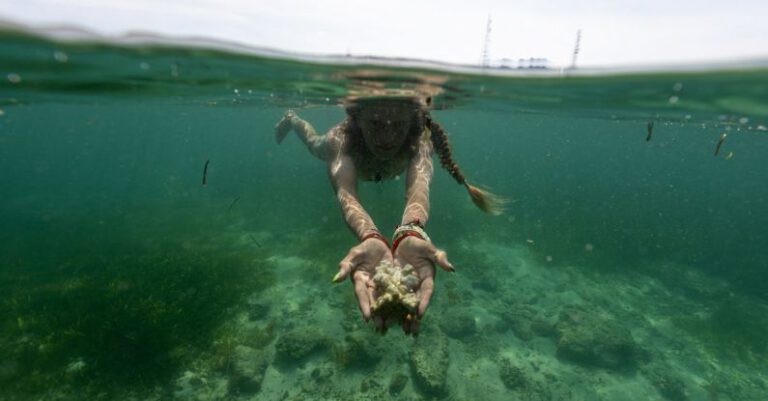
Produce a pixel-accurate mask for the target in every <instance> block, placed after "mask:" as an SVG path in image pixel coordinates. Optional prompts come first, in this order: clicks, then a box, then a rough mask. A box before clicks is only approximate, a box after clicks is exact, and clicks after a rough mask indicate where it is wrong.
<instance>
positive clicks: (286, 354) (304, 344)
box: [275, 327, 328, 364]
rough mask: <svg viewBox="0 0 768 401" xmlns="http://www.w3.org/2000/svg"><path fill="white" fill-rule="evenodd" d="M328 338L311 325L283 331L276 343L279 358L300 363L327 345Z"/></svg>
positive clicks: (283, 360)
mask: <svg viewBox="0 0 768 401" xmlns="http://www.w3.org/2000/svg"><path fill="white" fill-rule="evenodd" d="M327 343H328V340H327V339H326V338H325V336H323V334H322V333H321V332H319V331H318V330H316V329H312V328H310V327H304V328H299V329H293V330H290V331H287V332H285V333H283V334H282V335H281V336H280V338H279V339H278V340H277V343H276V344H275V351H276V352H277V358H278V360H279V361H280V362H282V363H288V364H290V363H299V362H302V361H303V360H304V359H306V358H307V357H308V356H310V355H311V354H313V353H315V352H317V351H319V350H320V349H322V348H323V347H325V346H326V345H327Z"/></svg>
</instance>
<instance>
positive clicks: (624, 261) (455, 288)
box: [0, 31, 768, 400]
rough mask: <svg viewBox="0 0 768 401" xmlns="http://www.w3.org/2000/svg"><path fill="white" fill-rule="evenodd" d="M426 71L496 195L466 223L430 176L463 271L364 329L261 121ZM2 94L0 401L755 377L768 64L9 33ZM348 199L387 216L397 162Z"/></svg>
mask: <svg viewBox="0 0 768 401" xmlns="http://www.w3.org/2000/svg"><path fill="white" fill-rule="evenodd" d="M435 76H439V77H440V78H441V81H444V82H443V83H442V84H440V86H441V87H442V90H443V93H442V94H440V95H438V96H436V97H435V99H434V109H435V110H434V111H433V112H432V114H433V116H434V117H435V119H436V120H438V121H440V122H441V124H442V125H443V126H444V127H445V128H446V130H447V131H448V132H449V134H450V139H451V143H452V145H453V150H454V155H455V159H456V160H457V161H458V162H459V164H460V165H461V168H462V170H463V171H464V172H465V174H466V175H467V176H468V177H470V179H471V180H472V181H473V182H476V183H479V184H481V185H484V186H487V187H490V188H492V189H493V190H494V192H496V193H499V194H500V195H503V196H505V197H508V198H510V199H512V200H513V202H512V203H511V204H510V205H509V208H508V210H507V212H506V213H505V214H503V215H501V216H498V217H491V216H487V215H484V214H482V213H481V212H479V211H477V210H476V209H474V208H473V207H472V205H471V202H469V201H468V199H467V196H466V193H465V192H464V191H463V190H462V188H461V187H460V186H458V185H456V183H455V182H454V181H452V179H451V178H450V177H449V176H448V174H446V173H445V172H444V171H442V170H437V171H436V175H435V179H434V180H433V184H432V195H431V199H432V212H431V218H430V221H429V225H428V226H427V231H428V232H429V234H430V236H431V237H432V240H433V241H434V242H435V244H436V245H437V246H439V247H441V248H443V249H445V250H446V251H447V252H448V255H449V258H450V259H451V260H452V262H453V264H454V265H455V266H456V268H457V273H455V274H453V275H448V274H441V272H438V277H437V289H436V292H435V295H434V298H433V303H432V304H431V306H430V310H429V312H428V314H427V316H426V317H425V319H424V321H423V327H424V332H423V333H422V335H421V336H419V337H418V338H417V339H415V340H414V339H413V338H410V337H405V336H403V335H402V333H400V332H398V331H397V330H393V331H390V332H389V333H388V334H387V335H385V336H380V335H377V334H375V333H373V329H372V327H371V326H369V325H366V324H364V323H363V322H362V319H361V318H360V316H359V312H358V311H357V307H356V304H355V300H354V297H353V294H352V289H351V285H350V284H349V283H344V284H340V285H336V286H332V285H331V284H330V279H331V277H333V275H334V273H335V271H336V268H337V265H338V262H339V261H340V260H341V258H342V257H343V256H344V255H345V254H346V252H347V251H348V250H349V248H350V247H352V246H353V245H355V239H354V237H353V236H352V235H351V234H350V233H349V232H348V231H347V229H346V227H345V225H344V223H343V221H342V219H341V217H340V213H339V210H338V205H337V203H336V200H335V197H334V195H333V192H332V189H331V187H330V184H329V183H328V180H327V173H326V170H325V167H324V166H323V165H322V163H321V162H319V161H317V160H315V159H313V158H312V157H311V156H310V155H309V154H308V153H307V151H306V150H305V149H303V146H302V145H301V143H300V142H299V141H298V140H296V138H295V137H291V138H288V139H287V140H286V141H285V142H284V143H283V144H282V145H280V146H278V145H277V144H276V143H275V141H274V137H273V127H274V124H275V123H276V122H277V121H278V120H279V118H280V117H281V115H282V113H283V112H284V111H285V110H286V109H287V108H293V109H295V110H297V111H298V113H299V114H300V115H301V116H302V117H303V118H305V119H306V120H308V121H310V122H311V123H312V124H313V125H314V126H315V127H316V128H318V131H322V132H325V130H327V129H328V128H330V127H331V126H333V125H334V124H336V123H337V122H338V121H340V120H341V119H342V118H343V117H344V112H343V109H342V108H341V107H339V106H338V104H339V103H340V101H341V99H342V98H343V97H344V96H345V95H346V94H347V92H348V90H349V89H350V88H352V87H355V86H356V85H359V84H360V83H361V82H364V81H374V82H376V83H377V84H380V85H384V86H387V87H390V88H403V87H410V86H412V85H414V84H417V83H419V82H421V81H422V80H424V79H426V78H425V77H435ZM0 110H2V112H1V113H0V172H2V174H0V188H2V189H3V191H2V194H3V196H2V197H0V222H2V224H1V226H2V228H3V229H2V230H0V399H2V400H6V399H7V400H25V399H52V400H59V399H61V400H64V399H66V400H69V399H72V400H79V399H110V400H111V399H129V398H131V397H133V398H132V399H179V400H214V399H254V400H256V399H258V400H273V399H274V400H299V399H313V400H319V399H322V400H324V399H328V400H331V399H361V400H363V399H365V400H368V399H371V400H373V399H388V398H395V397H397V398H399V399H410V400H422V399H423V400H431V399H452V400H458V399H467V400H469V399H473V400H474V399H489V400H497V399H498V400H509V399H513V400H514V399H520V400H545V399H546V400H549V399H552V400H572V399H573V400H576V399H584V400H648V399H670V400H755V399H760V398H762V397H764V395H765V394H767V393H768V369H766V368H765V364H764V360H765V358H766V357H768V343H767V341H768V340H766V337H765V333H766V332H768V318H767V317H766V316H768V313H766V312H768V306H767V305H766V302H768V292H767V291H766V286H765V283H766V276H768V271H766V269H768V252H767V251H766V247H765V246H766V238H768V187H766V185H765V183H766V182H768V169H766V168H765V164H764V160H765V155H766V154H768V132H767V131H766V128H765V127H766V126H768V70H767V69H765V68H753V69H723V70H722V71H720V70H710V71H707V72H695V73H683V72H675V73H662V72H654V73H643V74H641V73H634V74H604V75H596V76H585V75H570V76H569V75H558V74H552V75H551V76H545V77H522V76H507V77H501V76H491V75H482V74H464V73H447V72H440V71H429V70H426V69H406V68H393V67H387V68H374V67H371V66H355V65H350V64H348V63H337V64H332V63H312V62H298V61H290V60H284V59H278V58H272V59H271V58H265V57H257V56H251V55H242V54H240V55H238V54H233V53H227V52H224V51H220V50H204V49H196V48H189V47H169V46H145V47H119V46H115V45H109V44H104V43H98V42H80V43H66V44H65V43H55V42H51V41H47V40H44V39H40V38H37V37H35V36H30V35H27V34H20V33H16V32H11V31H4V32H1V33H0ZM650 121H653V122H654V129H653V135H652V137H651V140H650V141H646V136H647V128H646V127H647V124H648V122H650ZM722 133H727V138H726V139H725V140H724V141H723V143H722V145H721V149H720V150H719V154H718V155H717V156H715V155H714V151H715V147H716V145H717V143H718V140H719V139H720V137H721V134H722ZM207 160H210V164H209V168H208V175H207V185H205V186H203V185H201V179H202V170H203V166H204V164H205V162H206V161H207ZM361 197H362V201H363V204H364V205H365V207H366V209H367V210H368V211H369V213H370V214H371V215H372V217H373V218H374V220H375V221H376V223H377V225H378V226H379V227H380V228H381V229H382V230H383V231H384V232H385V233H387V232H388V228H390V227H394V225H395V224H396V223H398V222H399V220H400V216H401V214H402V210H403V207H404V205H403V201H402V197H403V181H391V182H384V183H364V184H361ZM425 364H426V365H425ZM425 366H426V367H425ZM429 369H432V371H430V372H431V374H432V375H433V376H429V375H428V374H426V373H424V371H425V370H429ZM425 375H426V376H425ZM429 380H432V381H431V382H430V381H429Z"/></svg>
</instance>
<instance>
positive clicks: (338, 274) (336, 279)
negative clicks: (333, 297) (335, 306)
mask: <svg viewBox="0 0 768 401" xmlns="http://www.w3.org/2000/svg"><path fill="white" fill-rule="evenodd" d="M339 276H341V272H338V273H336V275H335V276H333V278H332V279H331V282H332V283H334V284H336V283H338V282H339Z"/></svg>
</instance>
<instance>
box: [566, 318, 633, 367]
mask: <svg viewBox="0 0 768 401" xmlns="http://www.w3.org/2000/svg"><path fill="white" fill-rule="evenodd" d="M640 354H641V352H640V348H639V346H638V345H637V343H636V342H635V340H634V338H633V337H632V334H631V333H630V332H629V329H627V328H626V327H624V326H622V325H620V324H619V323H618V322H617V321H616V320H615V319H612V318H609V317H605V316H598V315H597V314H596V313H592V312H589V311H586V310H584V309H581V308H575V307H568V308H565V309H564V310H563V311H562V312H561V313H560V318H559V320H558V323H557V357H558V358H561V359H563V360H566V361H569V362H573V363H577V364H580V365H584V366H592V367H601V368H606V369H611V370H631V369H634V368H635V367H636V364H637V360H638V357H639V356H640Z"/></svg>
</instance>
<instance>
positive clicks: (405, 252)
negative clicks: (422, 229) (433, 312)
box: [394, 236, 455, 335]
mask: <svg viewBox="0 0 768 401" xmlns="http://www.w3.org/2000/svg"><path fill="white" fill-rule="evenodd" d="M394 258H395V263H396V264H397V265H398V266H405V265H406V264H409V265H411V266H413V268H414V270H415V271H416V275H417V276H418V277H419V285H418V289H417V290H416V292H417V295H418V297H419V307H418V310H417V316H414V317H413V318H411V319H407V320H406V321H404V322H402V326H403V331H405V333H406V334H413V335H416V334H418V333H419V322H420V320H421V318H422V317H423V316H424V313H425V312H426V311H427V307H428V306H429V300H430V299H431V298H432V292H433V291H434V289H435V265H438V266H440V267H441V268H442V269H443V270H445V271H448V272H454V271H455V269H454V267H453V265H452V264H451V263H450V262H449V261H448V255H447V254H446V253H445V251H443V250H441V249H437V248H436V247H435V246H434V245H433V244H432V242H430V241H426V240H423V239H421V238H418V237H414V236H409V237H406V238H403V240H402V241H400V243H399V244H398V246H397V249H396V251H395V255H394Z"/></svg>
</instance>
